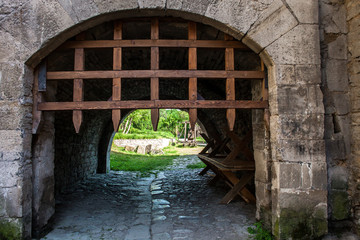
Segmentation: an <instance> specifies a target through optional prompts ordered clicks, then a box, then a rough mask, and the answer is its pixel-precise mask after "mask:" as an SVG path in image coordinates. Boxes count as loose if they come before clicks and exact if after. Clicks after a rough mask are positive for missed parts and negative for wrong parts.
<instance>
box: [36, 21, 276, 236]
mask: <svg viewBox="0 0 360 240" xmlns="http://www.w3.org/2000/svg"><path fill="white" fill-rule="evenodd" d="M159 22H160V24H159V38H160V39H180V40H181V39H187V38H188V31H187V21H184V20H182V19H176V21H173V20H172V21H168V20H167V18H164V19H161V18H160V21H159ZM113 24H114V23H113V22H105V23H103V24H101V25H98V26H96V27H94V28H91V29H88V30H87V31H86V34H85V39H86V40H112V39H113V37H114V25H113ZM150 25H151V22H149V21H148V19H145V20H139V19H128V20H126V21H124V22H123V28H122V39H129V40H132V39H149V38H150V35H151V32H150V29H151V28H150ZM224 35H225V34H224V33H223V32H221V31H219V30H217V29H215V28H213V27H210V26H207V25H204V24H200V23H198V24H197V36H196V39H198V40H223V39H224ZM75 39H76V38H75V37H74V38H73V39H69V40H70V41H71V40H75ZM84 53H85V61H84V62H85V65H84V70H86V71H95V70H112V69H113V60H114V56H113V49H112V48H101V49H85V51H84ZM188 58H189V53H188V49H187V48H184V47H176V48H174V47H160V48H159V69H163V70H184V69H188ZM121 59H122V60H121V61H122V70H149V69H151V48H149V47H135V48H134V47H132V48H126V47H123V48H122V57H121ZM196 62H197V64H196V65H197V69H198V70H223V69H225V51H224V48H212V49H208V48H199V49H197V61H196ZM46 64H47V70H48V71H72V70H73V68H74V50H73V49H65V48H62V47H60V48H59V49H57V50H56V51H54V52H53V53H51V54H50V55H49V56H48V57H47V59H46ZM234 70H242V71H260V70H261V59H260V57H259V56H258V55H257V54H256V53H254V52H252V51H250V50H243V49H240V50H238V49H235V51H234ZM112 84H113V83H112V79H87V80H86V81H84V85H83V100H84V101H108V100H111V98H112ZM188 86H189V79H188V78H176V79H172V78H160V79H159V99H160V100H181V99H189V92H188ZM261 87H262V86H261V80H254V81H249V80H243V79H235V93H236V95H235V100H259V99H260V98H261ZM150 88H151V86H150V78H137V79H131V78H123V79H121V100H150V99H151V89H150ZM73 91H74V90H73V82H72V81H48V83H47V90H46V93H45V98H46V101H48V102H71V101H72V100H73V94H74V92H73ZM197 99H200V100H226V79H224V78H218V79H217V78H215V79H211V80H208V79H201V78H198V79H197ZM133 110H135V109H126V110H121V116H122V119H123V118H124V116H126V115H127V113H129V112H131V111H133ZM72 116H73V115H72V111H56V112H46V113H45V114H44V118H43V121H42V124H41V125H40V128H39V130H38V134H37V135H34V141H33V153H34V154H33V156H34V159H33V162H34V164H33V170H34V181H33V185H34V196H33V232H34V235H37V234H38V233H40V232H41V231H43V229H44V227H45V226H47V224H48V222H49V219H51V217H52V216H53V214H54V211H55V199H56V197H57V196H58V195H59V194H61V193H62V192H64V191H66V190H67V189H68V188H71V187H72V186H73V185H74V184H75V183H77V182H79V181H81V180H84V179H86V178H88V177H90V176H92V175H94V174H96V173H106V172H107V170H108V167H109V166H108V160H107V159H108V152H109V142H111V141H112V137H113V132H114V129H113V124H112V112H111V110H88V111H83V120H82V124H81V127H80V131H79V133H76V132H75V130H74V126H73V122H72ZM197 119H198V122H200V123H201V125H202V126H203V128H204V130H205V131H206V133H207V135H208V136H209V137H210V138H212V139H217V140H219V139H223V138H224V137H225V136H226V129H227V128H228V122H227V118H226V109H215V108H213V109H212V108H206V109H205V108H204V109H198V111H197ZM249 131H250V132H253V142H252V144H251V143H250V145H252V148H253V151H254V154H255V160H256V171H257V172H256V176H255V182H256V187H257V189H256V191H257V192H256V195H257V197H258V198H259V197H260V199H259V200H258V201H257V217H258V218H260V217H261V218H266V217H268V216H270V215H271V207H270V205H271V204H270V200H269V199H270V191H269V190H267V187H266V186H269V182H270V181H271V180H270V177H269V173H268V171H269V170H268V164H267V163H266V161H267V160H266V159H267V158H268V157H269V156H268V155H267V156H265V155H266V154H265V153H264V149H266V148H267V149H268V146H267V144H269V143H268V141H266V138H268V136H266V129H265V124H264V122H263V110H254V109H253V110H251V109H238V110H236V121H235V125H234V132H235V133H236V134H237V135H238V136H240V137H243V136H245V135H246V134H247V133H248V132H249ZM43 157H47V158H48V159H51V160H53V161H47V163H44V162H42V161H41V159H42V158H43ZM45 169H47V170H46V171H45ZM51 169H54V170H53V171H52V170H51ZM260 194H261V195H260ZM260 212H261V213H260ZM261 214H262V215H261ZM260 215H261V216H260ZM269 222H271V221H269Z"/></svg>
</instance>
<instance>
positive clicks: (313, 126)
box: [270, 114, 324, 140]
mask: <svg viewBox="0 0 360 240" xmlns="http://www.w3.org/2000/svg"><path fill="white" fill-rule="evenodd" d="M270 125H271V126H270V128H271V129H272V130H275V131H274V132H273V133H277V134H279V135H278V139H283V140H285V139H290V140H291V139H309V140H310V139H312V140H322V139H323V134H324V115H323V114H304V115H303V114H296V115H293V114H291V115H288V114H283V115H281V116H271V120H270ZM271 137H272V139H274V137H275V136H274V135H271Z"/></svg>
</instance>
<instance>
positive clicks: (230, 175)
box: [222, 171, 256, 203]
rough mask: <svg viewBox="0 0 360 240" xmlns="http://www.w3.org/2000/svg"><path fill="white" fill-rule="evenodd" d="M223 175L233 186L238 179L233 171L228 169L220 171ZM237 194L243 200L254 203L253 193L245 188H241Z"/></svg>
mask: <svg viewBox="0 0 360 240" xmlns="http://www.w3.org/2000/svg"><path fill="white" fill-rule="evenodd" d="M222 173H223V174H224V176H225V177H226V178H227V179H228V180H229V181H230V182H231V184H232V185H233V186H235V185H236V184H237V183H239V181H240V180H239V179H238V178H237V177H236V175H235V173H233V172H230V171H223V172H222ZM239 195H240V196H241V197H242V198H243V199H244V200H245V202H247V203H254V202H256V199H255V197H254V195H253V194H252V193H251V192H250V191H249V190H248V189H246V188H243V189H242V190H241V191H240V193H239Z"/></svg>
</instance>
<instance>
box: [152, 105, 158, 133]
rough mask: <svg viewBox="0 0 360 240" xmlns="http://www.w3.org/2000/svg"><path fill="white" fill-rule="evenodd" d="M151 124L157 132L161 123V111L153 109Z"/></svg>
mask: <svg viewBox="0 0 360 240" xmlns="http://www.w3.org/2000/svg"><path fill="white" fill-rule="evenodd" d="M151 123H152V126H153V130H154V131H157V127H158V123H159V109H151Z"/></svg>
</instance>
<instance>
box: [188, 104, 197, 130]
mask: <svg viewBox="0 0 360 240" xmlns="http://www.w3.org/2000/svg"><path fill="white" fill-rule="evenodd" d="M196 120H197V109H189V121H190V128H191V130H192V131H194V130H195V125H196Z"/></svg>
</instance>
